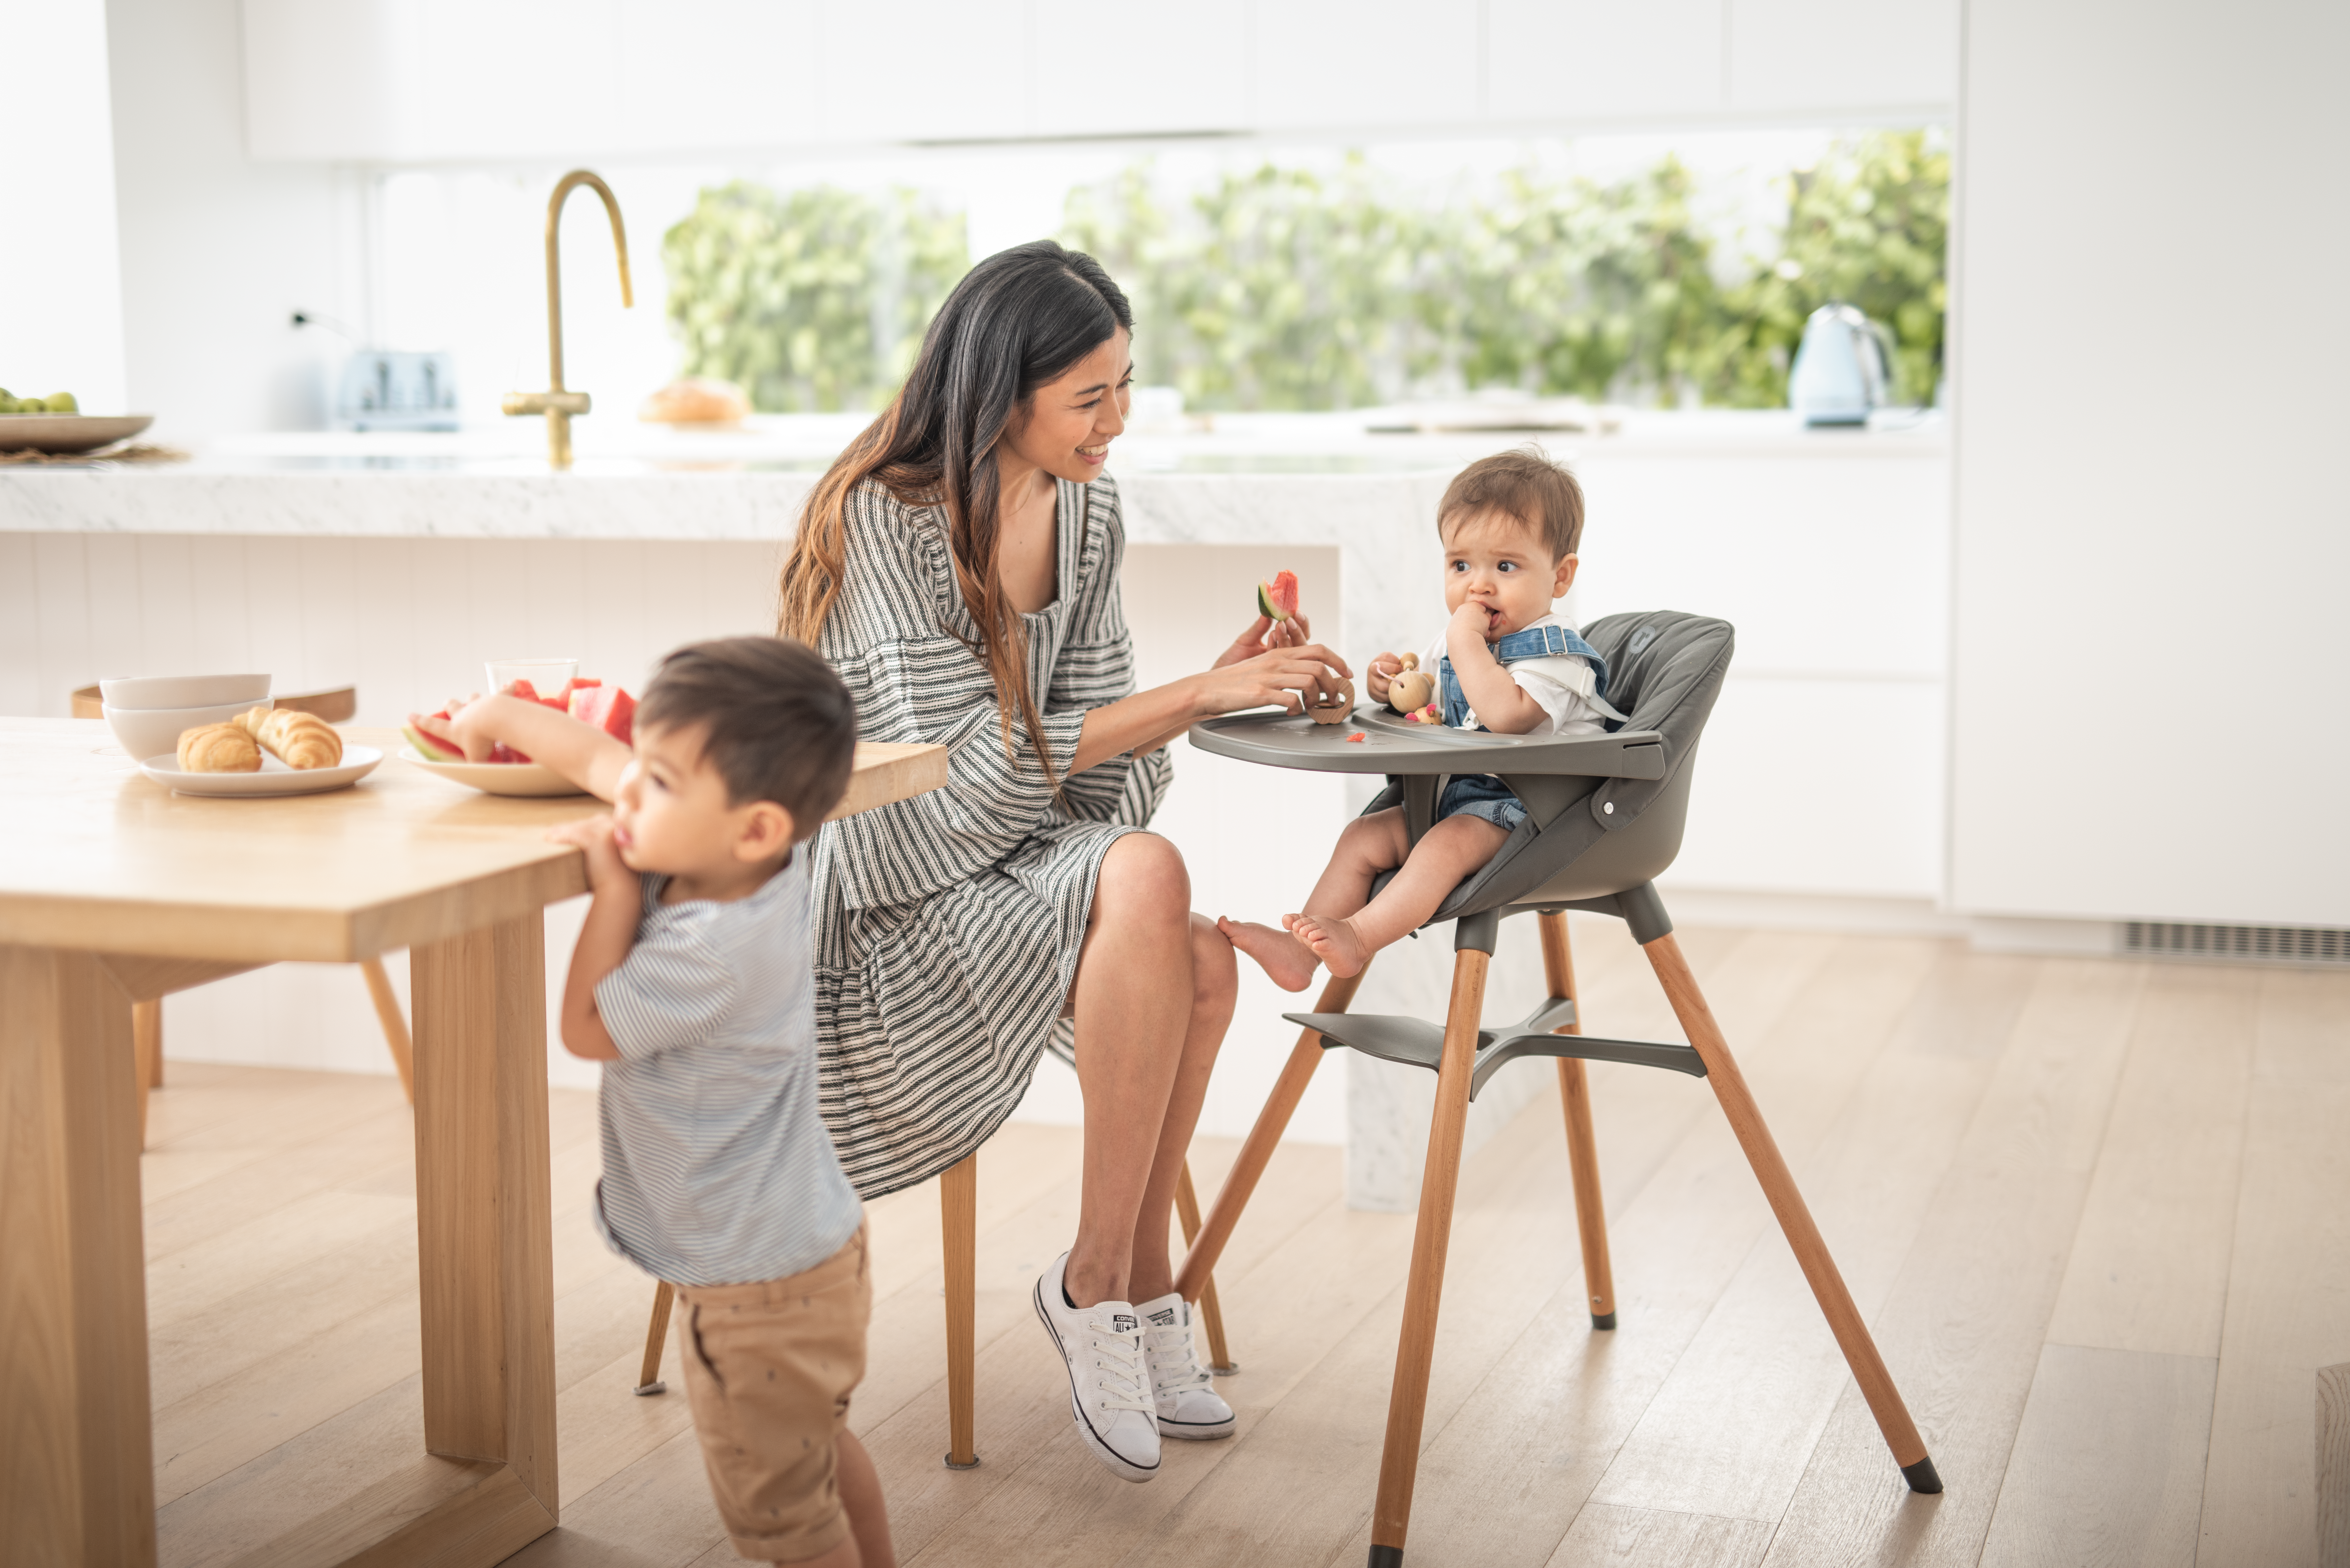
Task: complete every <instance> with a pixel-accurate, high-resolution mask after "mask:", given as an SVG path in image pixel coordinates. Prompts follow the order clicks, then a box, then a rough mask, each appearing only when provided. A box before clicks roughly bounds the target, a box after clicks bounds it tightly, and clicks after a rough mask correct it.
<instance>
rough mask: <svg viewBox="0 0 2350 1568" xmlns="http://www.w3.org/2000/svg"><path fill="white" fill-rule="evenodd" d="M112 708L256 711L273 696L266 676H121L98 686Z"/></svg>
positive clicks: (100, 682) (104, 681)
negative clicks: (225, 706)
mask: <svg viewBox="0 0 2350 1568" xmlns="http://www.w3.org/2000/svg"><path fill="white" fill-rule="evenodd" d="M98 694H99V697H101V698H102V699H104V700H105V702H106V705H107V706H108V707H109V708H203V707H215V706H218V705H219V704H220V703H223V702H242V703H244V705H245V706H246V707H248V708H250V707H252V706H253V705H254V704H255V702H259V701H264V700H265V699H266V698H267V697H268V695H269V677H268V676H266V675H118V676H115V677H114V678H113V679H112V680H101V681H99V683H98Z"/></svg>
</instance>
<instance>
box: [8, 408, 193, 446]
mask: <svg viewBox="0 0 2350 1568" xmlns="http://www.w3.org/2000/svg"><path fill="white" fill-rule="evenodd" d="M154 422H155V416H154V415H153V414H0V452H96V451H97V450H98V449H99V447H102V446H112V445H113V444H114V443H115V442H116V441H129V440H130V438H131V437H132V436H135V435H137V434H138V433H139V432H140V431H143V430H145V429H146V428H147V427H148V426H149V425H151V424H153V423H154Z"/></svg>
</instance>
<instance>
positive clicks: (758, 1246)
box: [596, 846, 863, 1285]
mask: <svg viewBox="0 0 2350 1568" xmlns="http://www.w3.org/2000/svg"><path fill="white" fill-rule="evenodd" d="M807 861H808V856H807V854H806V850H805V846H803V848H802V850H800V851H798V852H795V854H794V855H793V856H792V858H791V862H790V863H789V864H788V865H786V866H785V867H784V868H783V869H782V870H780V871H778V872H776V873H775V875H774V876H773V877H769V878H768V879H767V884H766V886H765V887H764V888H760V889H759V890H758V891H757V892H755V893H754V894H752V895H751V896H750V897H749V898H740V899H737V900H735V901H733V902H732V903H723V904H722V903H715V902H712V901H711V900H708V899H693V900H690V901H687V902H683V903H677V904H670V905H666V906H664V905H663V904H662V903H661V901H660V891H661V888H662V886H663V885H664V884H665V883H666V882H667V881H668V878H667V877H659V876H647V877H645V878H644V896H645V912H644V917H643V919H641V920H640V921H639V924H638V926H637V941H636V946H635V947H634V948H632V949H630V950H629V956H628V957H627V958H626V959H625V960H623V961H621V963H620V967H619V968H618V969H616V970H614V971H612V972H611V973H610V974H608V975H606V976H605V977H604V979H603V981H602V982H601V983H600V984H598V986H597V987H596V1009H597V1012H598V1013H600V1014H601V1015H602V1017H603V1020H604V1027H605V1029H606V1030H607V1031H608V1032H609V1033H610V1034H611V1036H612V1044H615V1045H617V1046H618V1047H619V1051H620V1059H619V1061H617V1062H607V1063H605V1064H604V1088H603V1093H602V1095H601V1096H599V1109H600V1112H601V1116H602V1121H603V1133H604V1179H603V1180H602V1181H601V1182H600V1183H598V1186H597V1189H596V1197H597V1203H596V1228H597V1229H598V1231H601V1232H602V1233H603V1237H604V1240H605V1241H608V1243H610V1244H611V1246H612V1249H613V1250H614V1251H618V1252H619V1253H620V1254H621V1255H623V1256H624V1257H626V1258H628V1259H629V1260H630V1261H631V1262H634V1263H636V1264H637V1265H638V1266H639V1267H640V1268H642V1269H644V1270H646V1271H647V1272H650V1273H652V1274H654V1275H655V1276H657V1277H659V1278H660V1279H664V1280H667V1281H669V1282H671V1284H679V1285H724V1284H749V1283H753V1282H757V1281H761V1280H774V1279H781V1278H783V1277H784V1276H785V1275H787V1274H796V1273H799V1272H802V1271H803V1270H806V1269H812V1268H814V1267H816V1264H818V1263H821V1262H824V1261H825V1260H826V1259H827V1258H829V1257H831V1256H832V1255H833V1253H835V1252H837V1251H839V1250H840V1249H841V1248H842V1247H843V1246H845V1245H847V1242H848V1239H849V1238H850V1237H851V1236H854V1235H855V1234H856V1233H857V1227H858V1224H859V1222H860V1221H861V1220H862V1218H863V1211H862V1210H860V1209H859V1207H858V1200H857V1192H856V1189H853V1188H851V1187H850V1186H849V1185H848V1179H847V1177H845V1176H843V1175H842V1174H841V1173H840V1160H839V1158H838V1157H837V1156H836V1155H835V1154H834V1153H833V1148H832V1138H831V1136H830V1135H829V1134H827V1132H826V1131H825V1128H824V1123H823V1122H822V1121H821V1120H820V1119H819V1118H818V1117H817V1116H816V1000H815V993H814V976H813V973H812V964H813V961H814V947H813V943H812V941H811V940H810V930H809V923H810V916H809V910H808V877H807Z"/></svg>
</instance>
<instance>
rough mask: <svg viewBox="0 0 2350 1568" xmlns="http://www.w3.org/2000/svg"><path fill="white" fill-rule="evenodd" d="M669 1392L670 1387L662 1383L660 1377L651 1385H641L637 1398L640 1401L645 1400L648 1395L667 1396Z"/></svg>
mask: <svg viewBox="0 0 2350 1568" xmlns="http://www.w3.org/2000/svg"><path fill="white" fill-rule="evenodd" d="M668 1392H669V1385H668V1384H666V1383H664V1382H662V1381H661V1380H660V1378H658V1377H656V1378H654V1379H653V1380H652V1381H651V1382H650V1383H639V1384H638V1385H637V1397H638V1398H639V1399H641V1398H643V1397H645V1396H646V1395H648V1394H666V1393H668Z"/></svg>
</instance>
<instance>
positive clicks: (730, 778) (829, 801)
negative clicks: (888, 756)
mask: <svg viewBox="0 0 2350 1568" xmlns="http://www.w3.org/2000/svg"><path fill="white" fill-rule="evenodd" d="M637 722H638V723H639V725H641V726H645V727H648V728H650V729H655V730H675V729H681V728H684V727H687V726H690V725H695V724H699V725H701V726H702V756H703V757H704V758H706V759H707V760H708V761H709V763H710V765H711V766H712V767H714V768H716V769H717V770H718V776H719V777H720V778H722V779H724V780H725V781H726V796H727V800H728V803H729V804H730V805H744V804H745V803H747V802H750V801H758V800H771V801H774V802H775V804H776V805H780V806H782V807H783V808H784V809H785V811H788V812H790V813H791V814H792V826H793V831H794V833H795V842H797V841H798V840H802V839H806V838H811V837H813V836H815V835H816V829H817V828H818V827H821V826H823V825H824V819H825V815H826V814H827V812H829V811H831V810H832V808H833V807H834V806H836V805H839V804H840V797H841V795H842V794H845V793H847V789H848V774H849V770H850V769H851V768H852V767H853V766H854V765H855V764H856V761H857V704H856V702H855V701H854V700H853V699H851V698H850V696H849V695H848V688H847V686H845V685H843V684H842V683H841V679H840V677H839V676H838V675H837V674H835V673H834V672H833V669H832V666H831V665H829V664H827V663H826V662H825V661H824V660H823V659H820V658H818V657H817V656H816V650H815V649H812V648H810V647H808V645H807V644H806V643H804V642H795V641H793V640H792V639H789V638H785V637H722V638H717V639H712V641H709V642H693V643H688V644H687V645H686V646H685V647H683V648H681V649H678V650H677V651H676V652H674V653H672V654H671V655H670V656H669V657H668V658H666V659H662V660H661V661H660V669H659V670H655V671H654V672H653V679H652V683H651V684H650V685H649V686H647V687H646V688H645V699H644V701H641V702H639V703H638V704H637Z"/></svg>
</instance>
